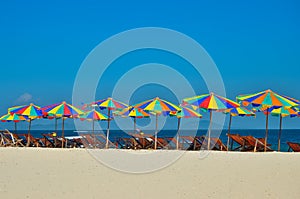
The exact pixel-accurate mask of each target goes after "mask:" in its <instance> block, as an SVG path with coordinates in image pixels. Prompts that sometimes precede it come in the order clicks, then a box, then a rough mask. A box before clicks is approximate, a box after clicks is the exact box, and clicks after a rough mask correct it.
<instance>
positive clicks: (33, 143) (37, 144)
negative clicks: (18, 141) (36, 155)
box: [20, 134, 44, 147]
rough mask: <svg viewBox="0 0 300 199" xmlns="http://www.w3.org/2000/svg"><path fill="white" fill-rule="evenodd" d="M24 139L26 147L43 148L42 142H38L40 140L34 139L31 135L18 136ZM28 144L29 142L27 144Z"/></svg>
mask: <svg viewBox="0 0 300 199" xmlns="http://www.w3.org/2000/svg"><path fill="white" fill-rule="evenodd" d="M20 135H21V136H23V137H24V138H25V139H26V145H28V146H31V147H43V146H44V145H43V142H41V141H40V138H35V137H33V136H32V135H31V134H29V135H28V134H20ZM28 142H30V143H29V144H28Z"/></svg>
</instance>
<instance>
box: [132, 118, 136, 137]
mask: <svg viewBox="0 0 300 199" xmlns="http://www.w3.org/2000/svg"><path fill="white" fill-rule="evenodd" d="M133 122H134V126H133V134H135V132H136V117H134V120H133Z"/></svg>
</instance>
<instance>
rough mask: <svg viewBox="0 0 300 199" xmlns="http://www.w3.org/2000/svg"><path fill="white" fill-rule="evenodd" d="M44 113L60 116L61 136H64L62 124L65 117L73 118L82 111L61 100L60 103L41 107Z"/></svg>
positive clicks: (81, 113)
mask: <svg viewBox="0 0 300 199" xmlns="http://www.w3.org/2000/svg"><path fill="white" fill-rule="evenodd" d="M43 111H44V112H45V113H47V114H48V115H53V116H55V117H61V118H62V134H61V136H62V138H63V137H64V133H65V130H64V124H65V118H73V117H78V116H79V115H83V114H84V112H83V111H82V110H80V109H79V108H76V107H74V106H72V105H70V104H67V103H66V102H65V101H63V102H62V103H60V104H54V105H50V106H48V108H45V109H43ZM63 145H64V144H63V140H62V147H64V146H63Z"/></svg>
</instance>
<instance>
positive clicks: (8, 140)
mask: <svg viewBox="0 0 300 199" xmlns="http://www.w3.org/2000/svg"><path fill="white" fill-rule="evenodd" d="M1 133H2V136H3V139H4V141H5V145H6V146H8V145H9V146H15V147H24V146H25V145H26V142H24V140H23V139H22V138H20V137H19V136H18V135H17V134H14V133H11V132H10V131H9V130H7V129H5V130H4V131H2V132H1Z"/></svg>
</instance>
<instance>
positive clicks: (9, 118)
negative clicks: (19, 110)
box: [0, 113, 28, 133]
mask: <svg viewBox="0 0 300 199" xmlns="http://www.w3.org/2000/svg"><path fill="white" fill-rule="evenodd" d="M26 120H28V117H27V116H22V115H17V114H15V113H13V114H11V113H7V114H5V115H3V116H2V117H0V121H1V122H14V123H15V133H16V132H17V123H18V122H20V121H26Z"/></svg>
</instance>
